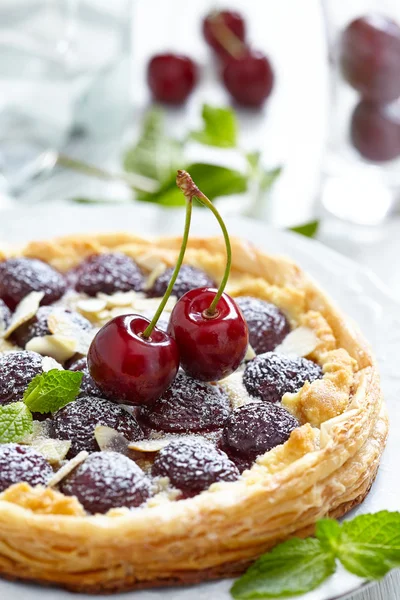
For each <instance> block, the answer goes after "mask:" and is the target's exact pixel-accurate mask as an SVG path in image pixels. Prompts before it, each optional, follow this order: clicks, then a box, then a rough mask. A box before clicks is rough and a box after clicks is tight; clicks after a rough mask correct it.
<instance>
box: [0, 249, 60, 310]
mask: <svg viewBox="0 0 400 600" xmlns="http://www.w3.org/2000/svg"><path fill="white" fill-rule="evenodd" d="M65 289H66V282H65V279H64V277H63V276H62V275H61V273H59V272H58V271H56V270H55V269H53V268H52V267H51V266H50V265H48V264H47V263H44V262H42V261H41V260H37V259H36V258H9V259H8V260H5V261H3V262H0V298H1V299H2V300H4V302H5V303H6V304H7V306H9V308H11V310H14V308H15V307H16V306H17V304H19V303H20V302H21V300H22V299H23V298H25V296H27V295H28V294H29V293H30V292H43V293H44V296H43V299H42V301H41V304H51V303H52V302H55V301H56V300H59V299H60V298H61V296H62V295H63V294H64V292H65Z"/></svg>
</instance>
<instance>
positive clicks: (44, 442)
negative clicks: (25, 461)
mask: <svg viewBox="0 0 400 600" xmlns="http://www.w3.org/2000/svg"><path fill="white" fill-rule="evenodd" d="M30 445H31V447H32V448H34V449H35V450H37V451H38V452H40V454H43V456H44V457H45V459H46V460H48V461H49V463H51V464H57V463H60V462H61V461H62V460H64V458H65V457H66V456H67V454H68V452H69V449H70V448H71V442H70V441H69V440H53V439H52V438H40V437H39V438H37V439H35V440H33V442H32V443H31V444H30Z"/></svg>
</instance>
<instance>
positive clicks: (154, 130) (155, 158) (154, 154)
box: [123, 108, 184, 184]
mask: <svg viewBox="0 0 400 600" xmlns="http://www.w3.org/2000/svg"><path fill="white" fill-rule="evenodd" d="M164 116H165V115H164V112H163V111H162V110H160V109H159V108H153V109H151V110H150V111H149V112H148V113H147V114H146V116H145V119H144V123H143V129H142V132H141V135H140V138H139V140H138V142H137V143H136V144H135V145H134V146H132V147H131V148H129V149H128V150H127V151H126V152H125V155H124V159H123V166H124V169H125V171H127V172H128V173H138V174H140V175H143V176H145V177H148V178H149V179H154V180H155V181H158V182H159V183H160V184H162V183H164V182H165V181H168V180H169V179H171V177H172V176H173V177H175V175H176V170H177V169H178V168H180V167H181V166H182V164H184V160H183V156H182V152H183V145H182V143H181V142H180V141H179V140H177V139H174V138H172V137H169V136H168V135H167V133H166V131H165V122H164V121H165V119H164Z"/></svg>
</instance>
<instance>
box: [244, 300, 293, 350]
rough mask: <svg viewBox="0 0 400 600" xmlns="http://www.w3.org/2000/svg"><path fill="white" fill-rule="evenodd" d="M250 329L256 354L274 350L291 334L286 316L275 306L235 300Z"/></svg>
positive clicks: (251, 343) (251, 340)
mask: <svg viewBox="0 0 400 600" xmlns="http://www.w3.org/2000/svg"><path fill="white" fill-rule="evenodd" d="M235 302H236V304H237V305H238V306H239V308H240V310H241V311H242V313H243V316H244V318H245V319H246V323H247V326H248V328H249V343H250V346H251V347H252V348H253V350H254V352H255V353H256V354H262V353H263V352H268V351H269V350H273V349H274V348H276V346H278V345H279V344H280V343H281V342H282V341H283V340H284V339H285V337H286V336H287V334H288V333H289V332H290V325H289V322H288V320H287V319H286V317H285V315H284V314H283V312H282V311H281V310H279V308H278V307H277V306H275V304H271V303H270V302H265V300H260V298H253V297H251V296H239V297H238V298H235Z"/></svg>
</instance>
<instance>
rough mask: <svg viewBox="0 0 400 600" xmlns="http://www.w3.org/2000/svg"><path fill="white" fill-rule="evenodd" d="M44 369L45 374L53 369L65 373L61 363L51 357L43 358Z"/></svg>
mask: <svg viewBox="0 0 400 600" xmlns="http://www.w3.org/2000/svg"><path fill="white" fill-rule="evenodd" d="M42 369H43V373H47V372H48V371H52V370H53V369H57V370H58V371H64V367H63V366H62V365H60V363H59V362H57V361H56V360H55V359H54V358H52V357H51V356H43V358H42Z"/></svg>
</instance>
